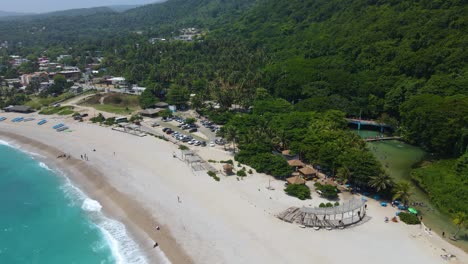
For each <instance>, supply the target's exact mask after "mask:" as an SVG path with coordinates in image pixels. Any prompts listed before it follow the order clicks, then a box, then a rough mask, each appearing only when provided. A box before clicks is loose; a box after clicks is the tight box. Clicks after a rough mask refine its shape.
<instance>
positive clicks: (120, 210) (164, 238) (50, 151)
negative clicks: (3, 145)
mask: <svg viewBox="0 0 468 264" xmlns="http://www.w3.org/2000/svg"><path fill="white" fill-rule="evenodd" d="M0 136H2V137H5V138H6V141H7V142H9V143H13V147H16V146H17V145H18V146H20V151H26V153H27V154H28V155H31V154H32V153H35V154H39V155H41V157H34V158H35V159H37V160H39V161H41V162H44V163H45V164H46V165H47V166H48V167H50V169H52V170H54V172H55V173H58V172H61V173H63V174H64V175H63V176H64V177H67V178H68V179H69V180H70V181H71V183H72V184H73V185H74V186H75V187H77V188H78V189H79V190H81V191H83V192H84V193H85V194H86V196H87V197H89V198H90V199H93V200H96V201H98V202H99V203H100V204H101V206H102V213H103V214H104V216H105V217H109V218H111V219H113V220H117V221H119V222H121V223H122V224H124V226H125V228H126V230H127V232H128V234H129V236H130V237H131V238H132V239H133V240H134V241H135V243H136V244H137V245H138V246H139V250H140V251H141V252H142V253H143V254H144V257H145V258H146V260H147V261H148V263H167V260H165V259H164V258H162V257H161V256H158V255H159V254H161V252H158V251H162V254H163V255H162V256H163V257H165V258H167V259H168V260H169V261H170V263H173V264H179V263H181V264H182V263H192V260H191V259H190V258H189V257H188V255H187V254H186V253H185V252H184V251H183V249H182V248H181V247H180V246H179V245H178V243H177V241H176V240H175V239H174V238H173V237H172V234H171V233H170V231H169V229H168V228H167V227H166V226H164V225H162V224H159V221H157V219H155V217H154V216H152V215H151V214H150V213H147V210H145V208H143V207H142V206H141V205H140V204H139V203H138V202H136V201H135V200H134V199H132V198H131V197H128V195H126V194H124V193H122V192H120V191H118V190H117V189H116V188H114V187H113V186H112V185H111V184H110V183H109V182H107V181H106V179H105V177H104V176H103V173H102V172H101V171H99V170H98V169H97V168H94V167H93V166H92V165H88V164H87V163H85V162H83V161H82V160H80V159H77V158H75V157H73V156H72V157H71V158H70V159H69V160H66V159H57V158H56V157H57V156H58V155H61V154H63V153H64V152H63V151H60V150H58V149H56V148H54V147H51V146H47V145H45V144H43V143H41V142H39V141H36V140H33V139H30V138H27V137H24V136H20V135H15V134H12V133H9V132H4V131H0ZM28 152H29V153H28ZM157 225H158V226H159V227H160V228H161V229H160V230H159V231H157V230H156V229H155V227H156V226H157ZM154 241H157V242H158V244H159V249H160V250H156V249H153V243H154ZM155 252H156V253H155Z"/></svg>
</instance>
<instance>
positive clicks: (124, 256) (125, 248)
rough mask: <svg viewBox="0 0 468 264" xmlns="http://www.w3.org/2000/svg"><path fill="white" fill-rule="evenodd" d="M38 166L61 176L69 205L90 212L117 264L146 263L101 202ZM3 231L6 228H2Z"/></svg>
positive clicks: (0, 143)
mask: <svg viewBox="0 0 468 264" xmlns="http://www.w3.org/2000/svg"><path fill="white" fill-rule="evenodd" d="M0 145H6V146H8V147H12V148H15V149H18V150H20V151H22V152H24V153H26V154H28V155H29V156H39V157H44V156H42V155H40V154H37V153H33V152H29V151H26V150H24V149H22V148H21V147H19V146H17V145H14V144H12V143H11V142H7V141H4V140H0ZM39 166H40V167H42V168H44V169H46V170H49V171H54V172H55V173H56V174H58V175H61V176H63V179H64V180H65V183H64V184H63V185H62V186H61V189H62V191H63V192H64V194H65V196H66V197H67V198H68V199H69V200H70V201H71V204H70V206H78V205H79V204H81V208H82V209H83V210H84V211H86V212H88V213H90V216H91V220H92V221H93V224H94V225H96V226H97V227H98V228H99V230H100V231H101V232H102V234H103V235H104V239H105V241H106V244H107V245H108V246H109V247H110V249H111V251H112V255H113V257H114V258H115V261H116V263H118V264H147V263H148V261H147V259H146V257H145V256H144V254H143V252H142V251H141V250H140V248H139V246H138V244H137V243H136V242H135V241H134V240H133V239H132V238H131V237H130V236H129V235H128V234H127V231H126V229H125V226H124V225H123V224H122V223H120V222H118V221H116V220H113V219H109V218H107V217H105V216H104V215H103V214H102V213H101V212H100V211H101V209H102V206H101V204H100V203H99V202H98V201H95V200H92V199H90V198H89V197H87V196H86V194H85V193H84V192H83V191H81V190H80V189H79V188H77V187H76V186H74V185H73V184H72V182H71V181H70V179H69V178H68V177H67V176H66V175H65V173H63V172H62V171H60V170H58V169H54V170H52V169H51V168H49V167H48V166H47V165H46V164H45V163H43V162H39ZM4 231H5V232H6V231H8V230H4ZM99 248H100V247H98V246H96V247H93V250H99ZM157 252H159V253H160V254H159V256H160V260H161V261H160V262H158V263H164V264H166V263H170V261H169V260H168V259H167V257H166V256H165V255H164V252H162V251H161V250H157Z"/></svg>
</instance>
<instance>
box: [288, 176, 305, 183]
mask: <svg viewBox="0 0 468 264" xmlns="http://www.w3.org/2000/svg"><path fill="white" fill-rule="evenodd" d="M286 181H287V182H288V183H289V184H305V183H306V180H304V178H302V176H299V175H297V176H292V177H289V178H287V179H286Z"/></svg>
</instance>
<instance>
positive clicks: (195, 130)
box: [188, 128, 198, 133]
mask: <svg viewBox="0 0 468 264" xmlns="http://www.w3.org/2000/svg"><path fill="white" fill-rule="evenodd" d="M197 131H198V129H196V128H191V129H190V130H189V131H188V132H190V133H193V132H197Z"/></svg>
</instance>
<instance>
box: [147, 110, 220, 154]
mask: <svg viewBox="0 0 468 264" xmlns="http://www.w3.org/2000/svg"><path fill="white" fill-rule="evenodd" d="M145 124H146V125H147V126H148V127H151V129H152V130H156V131H158V132H160V134H162V135H165V136H166V137H172V138H173V139H174V140H176V141H179V142H182V143H185V144H187V145H193V146H202V147H203V146H211V147H214V146H215V145H216V143H215V142H217V143H219V144H218V145H222V142H221V141H219V139H217V138H216V131H217V130H218V129H219V126H217V125H215V124H213V123H211V122H209V121H201V120H196V121H195V122H194V123H192V124H186V123H185V120H184V119H182V118H177V117H175V118H168V119H164V118H157V119H152V120H151V121H146V122H145Z"/></svg>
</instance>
